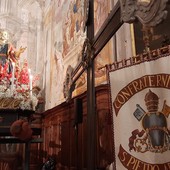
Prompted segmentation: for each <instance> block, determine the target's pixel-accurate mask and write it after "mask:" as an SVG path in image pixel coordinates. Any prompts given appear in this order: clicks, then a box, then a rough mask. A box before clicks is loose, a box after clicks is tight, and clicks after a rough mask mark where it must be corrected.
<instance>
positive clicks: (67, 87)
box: [63, 65, 75, 101]
mask: <svg viewBox="0 0 170 170" xmlns="http://www.w3.org/2000/svg"><path fill="white" fill-rule="evenodd" d="M73 70H74V69H73V67H71V65H69V66H68V67H67V71H66V77H65V80H64V83H63V94H64V98H65V99H66V101H69V100H70V99H71V97H72V92H73V91H74V89H75V83H74V84H73V78H72V75H73Z"/></svg>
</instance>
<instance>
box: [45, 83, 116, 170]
mask: <svg viewBox="0 0 170 170" xmlns="http://www.w3.org/2000/svg"><path fill="white" fill-rule="evenodd" d="M86 97H87V96H86V93H84V94H82V95H80V96H78V97H76V98H80V99H82V107H83V109H82V110H83V122H82V123H79V124H77V125H75V105H74V100H75V99H72V100H70V102H68V103H62V104H61V105H59V106H57V107H55V108H53V109H51V110H48V111H46V112H45V113H44V114H43V115H44V118H43V125H42V126H43V128H42V129H43V138H44V143H43V147H42V148H43V158H44V159H43V160H44V161H45V160H46V159H47V157H48V156H54V158H55V159H56V162H57V165H56V169H57V170H60V169H62V170H66V169H67V170H68V169H69V170H74V169H78V170H81V169H86V168H87V98H86ZM79 114H81V113H79ZM96 123H97V129H96V131H97V132H96V134H97V138H96V139H97V140H96V153H95V154H96V166H97V167H98V168H105V167H106V166H107V165H109V164H110V163H111V162H113V148H112V144H113V143H112V121H111V115H110V107H109V93H108V86H107V85H102V86H99V87H96Z"/></svg>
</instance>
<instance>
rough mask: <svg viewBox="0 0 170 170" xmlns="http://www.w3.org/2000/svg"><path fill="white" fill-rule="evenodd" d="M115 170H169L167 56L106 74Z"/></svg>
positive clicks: (169, 62) (169, 66)
mask: <svg viewBox="0 0 170 170" xmlns="http://www.w3.org/2000/svg"><path fill="white" fill-rule="evenodd" d="M109 81H110V91H111V101H112V103H111V104H112V112H113V133H114V148H115V164H114V165H115V169H116V170H127V169H128V170H170V116H169V114H170V56H164V57H161V58H158V59H156V60H152V61H146V62H143V63H140V64H137V65H132V66H128V67H124V68H122V69H117V70H115V71H110V72H109Z"/></svg>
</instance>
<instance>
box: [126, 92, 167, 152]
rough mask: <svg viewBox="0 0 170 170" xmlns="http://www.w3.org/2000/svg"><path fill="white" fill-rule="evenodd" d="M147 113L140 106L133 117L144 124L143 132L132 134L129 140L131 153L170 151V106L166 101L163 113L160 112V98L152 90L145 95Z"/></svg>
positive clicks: (137, 131)
mask: <svg viewBox="0 0 170 170" xmlns="http://www.w3.org/2000/svg"><path fill="white" fill-rule="evenodd" d="M145 104H146V107H147V111H145V110H144V109H143V108H142V107H141V106H140V105H139V104H137V105H136V107H137V108H136V110H135V111H134V113H133V115H134V116H135V117H136V119H137V120H138V121H141V123H142V128H143V130H142V131H139V130H138V129H136V130H134V131H133V132H132V136H131V137H130V138H129V148H130V151H131V150H134V151H136V152H141V153H144V152H147V151H150V152H155V153H162V152H165V151H167V150H170V131H169V129H168V128H167V118H168V116H169V114H170V106H168V105H167V104H166V100H165V101H164V104H163V108H162V111H158V104H159V98H158V96H157V95H156V94H155V93H153V92H152V91H151V90H149V92H148V93H147V94H146V95H145Z"/></svg>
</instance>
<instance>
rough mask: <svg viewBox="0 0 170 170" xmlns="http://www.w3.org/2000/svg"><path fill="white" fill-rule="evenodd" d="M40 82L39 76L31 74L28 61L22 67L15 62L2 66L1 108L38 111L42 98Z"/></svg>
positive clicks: (0, 74) (0, 80)
mask: <svg viewBox="0 0 170 170" xmlns="http://www.w3.org/2000/svg"><path fill="white" fill-rule="evenodd" d="M9 69H11V70H10V71H9ZM38 80H39V75H35V76H33V75H32V74H31V70H30V69H29V68H28V62H27V60H25V61H24V63H23V65H22V66H21V67H20V66H19V65H18V64H16V63H14V62H12V65H11V63H9V62H6V64H5V65H4V66H2V65H0V108H8V109H10V108H11V109H22V110H36V107H37V105H38V103H39V100H40V98H41V96H40V88H39V87H38V86H36V81H38Z"/></svg>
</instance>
